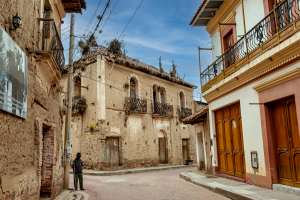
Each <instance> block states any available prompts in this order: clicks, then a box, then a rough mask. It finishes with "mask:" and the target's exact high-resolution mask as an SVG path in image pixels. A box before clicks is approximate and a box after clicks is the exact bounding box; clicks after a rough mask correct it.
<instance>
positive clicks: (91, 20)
mask: <svg viewBox="0 0 300 200" xmlns="http://www.w3.org/2000/svg"><path fill="white" fill-rule="evenodd" d="M101 2H102V0H100V1H99V3H98V6H97V8H96V10H95V13H94V15H93V16H92V17H91V19H90V21H89V23H88V25H87V27H86V29H85V31H84V32H85V33H86V34H87V31H88V29H89V28H90V26H91V24H92V22H93V19H94V17H95V16H96V13H97V11H98V9H99V7H100V4H101Z"/></svg>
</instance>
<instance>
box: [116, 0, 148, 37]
mask: <svg viewBox="0 0 300 200" xmlns="http://www.w3.org/2000/svg"><path fill="white" fill-rule="evenodd" d="M143 1H144V0H142V1H141V3H140V5H139V6H138V8H137V9H136V11H135V12H134V13H133V15H132V17H131V18H130V20H129V22H128V23H127V25H126V26H125V28H124V30H123V31H122V33H121V35H120V36H119V38H118V40H120V37H121V36H122V35H123V33H124V31H125V30H126V28H127V26H128V25H129V23H130V22H131V20H132V18H133V17H134V15H135V14H136V13H137V11H138V10H139V8H140V7H141V5H142V3H143Z"/></svg>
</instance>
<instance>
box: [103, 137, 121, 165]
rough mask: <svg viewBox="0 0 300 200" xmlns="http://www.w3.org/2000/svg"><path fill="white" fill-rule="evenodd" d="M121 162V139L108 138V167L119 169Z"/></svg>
mask: <svg viewBox="0 0 300 200" xmlns="http://www.w3.org/2000/svg"><path fill="white" fill-rule="evenodd" d="M119 160H120V159H119V138H118V137H109V138H106V167H107V168H111V167H118V166H119V163H120V161H119Z"/></svg>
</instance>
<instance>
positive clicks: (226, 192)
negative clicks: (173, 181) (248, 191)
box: [179, 173, 255, 200]
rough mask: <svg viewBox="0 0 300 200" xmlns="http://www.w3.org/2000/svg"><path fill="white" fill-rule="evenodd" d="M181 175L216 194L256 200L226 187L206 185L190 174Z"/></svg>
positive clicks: (182, 177)
mask: <svg viewBox="0 0 300 200" xmlns="http://www.w3.org/2000/svg"><path fill="white" fill-rule="evenodd" d="M179 177H180V178H181V179H183V180H185V181H188V182H190V183H193V184H195V185H198V186H200V187H202V188H204V189H207V190H209V191H211V192H214V193H216V194H219V195H222V196H225V197H228V198H230V199H234V200H255V199H254V198H250V197H248V196H244V195H242V194H238V193H234V192H232V191H230V190H224V189H222V188H218V187H211V186H209V185H205V184H203V183H199V182H196V181H193V180H192V179H191V178H189V177H188V176H185V175H183V174H182V173H181V174H180V175H179Z"/></svg>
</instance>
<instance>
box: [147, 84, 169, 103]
mask: <svg viewBox="0 0 300 200" xmlns="http://www.w3.org/2000/svg"><path fill="white" fill-rule="evenodd" d="M154 86H160V88H161V89H162V90H164V95H165V96H164V100H165V103H167V102H168V95H167V89H166V86H165V85H164V84H161V83H159V84H158V83H157V82H156V81H154V82H153V84H152V87H151V88H150V94H151V95H150V100H151V102H152V103H153V100H154V99H153V92H154V90H153V88H154ZM160 95H161V94H160V92H157V99H158V101H157V102H160V103H161V96H160Z"/></svg>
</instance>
